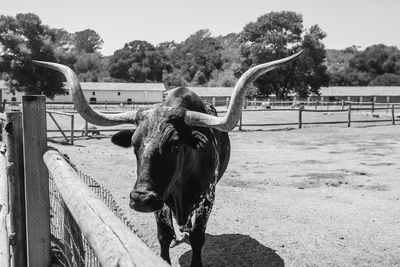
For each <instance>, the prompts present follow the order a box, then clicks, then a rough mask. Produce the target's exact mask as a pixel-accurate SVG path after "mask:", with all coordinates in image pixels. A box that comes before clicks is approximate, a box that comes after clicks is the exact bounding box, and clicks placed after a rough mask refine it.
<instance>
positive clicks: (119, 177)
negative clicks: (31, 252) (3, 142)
mask: <svg viewBox="0 0 400 267" xmlns="http://www.w3.org/2000/svg"><path fill="white" fill-rule="evenodd" d="M42 111H43V109H42ZM392 111H395V112H396V109H392V108H389V107H388V108H387V109H386V110H381V111H379V113H376V114H379V115H380V116H379V117H373V116H372V115H373V113H372V111H370V110H362V109H359V110H354V113H353V114H352V118H351V119H352V120H360V121H364V122H362V123H356V124H351V127H348V126H349V125H348V124H347V123H346V119H347V118H348V112H346V110H343V111H338V112H335V111H334V110H330V111H320V112H305V113H304V114H303V115H304V117H303V122H304V121H308V122H324V121H325V122H327V123H330V124H325V123H323V124H316V123H313V124H304V126H303V127H302V128H301V129H299V127H298V119H299V112H300V110H296V109H293V110H292V109H288V110H276V111H269V110H263V111H260V110H254V111H251V110H250V111H246V112H244V113H243V118H242V119H243V122H245V121H247V122H248V123H249V122H250V123H249V124H251V120H253V121H254V122H255V123H257V124H262V123H261V121H262V120H264V121H265V122H267V123H270V124H271V123H272V124H273V125H272V126H271V125H270V126H265V125H264V126H263V125H261V126H260V125H258V126H246V125H245V124H243V128H242V131H238V130H235V131H233V132H232V133H230V137H231V144H232V155H231V160H230V164H229V166H228V169H227V171H226V173H225V175H224V177H223V178H222V180H221V182H220V183H219V185H218V186H217V194H216V202H215V206H214V209H213V212H212V213H211V218H210V220H209V224H208V228H207V237H206V243H205V247H204V253H203V263H204V265H205V266H249V265H253V266H328V265H329V266H360V265H361V266H396V265H399V264H400V256H399V251H400V247H399V244H398V240H399V237H400V236H399V232H398V225H399V224H400V217H399V216H398V214H399V213H400V205H399V204H400V199H399V196H400V182H399V179H398V175H397V173H398V171H399V169H400V165H399V163H398V162H399V159H400V156H399V155H400V127H399V126H398V125H396V124H395V125H393V120H392V119H393V114H392V113H391V112H392ZM374 114H375V113H374ZM396 114H397V113H394V115H395V116H394V118H396V117H397V115H396ZM53 115H54V117H55V115H57V114H56V113H53ZM75 116H77V115H75ZM69 117H71V116H69V115H66V116H64V115H62V116H61V118H63V119H59V126H60V127H61V128H68V127H69V126H70V125H71V124H70V118H69ZM283 120H287V121H289V122H291V121H292V122H293V123H291V124H287V125H285V124H282V121H283ZM342 120H343V122H342ZM52 121H53V122H54V120H53V119H52V118H51V117H50V116H48V117H47V123H48V126H49V128H50V129H55V130H57V126H56V125H53V126H51V125H50V122H52ZM74 121H75V123H76V125H75V126H76V127H74V128H75V129H76V128H78V129H81V126H82V125H83V124H84V121H83V120H82V119H80V118H79V117H78V116H77V117H76V119H75V120H74ZM334 121H338V122H340V123H332V122H334ZM274 122H276V123H274ZM395 123H396V121H395ZM52 127H53V128H52ZM129 127H130V126H129V125H125V126H124V128H129ZM40 128H41V127H39V129H40ZM42 128H43V127H42ZM111 130H112V131H115V130H116V129H115V128H114V129H110V131H111ZM110 134H111V133H110V132H109V131H104V132H102V133H101V135H100V136H89V137H85V136H84V137H79V138H76V139H75V141H74V145H71V144H70V143H65V142H56V143H53V144H51V145H52V146H54V147H56V148H57V149H58V150H59V151H60V152H61V153H62V154H67V155H68V157H69V158H70V159H71V161H72V162H73V163H74V164H75V166H76V167H77V168H78V169H79V170H81V171H82V172H83V173H85V174H86V175H84V176H83V178H84V181H85V179H86V178H87V177H88V176H91V177H94V178H95V179H96V181H97V182H98V183H99V184H97V182H96V183H95V184H93V183H91V182H90V181H92V180H91V179H89V183H87V181H86V184H89V188H90V187H92V188H93V186H94V189H95V190H97V189H96V188H99V187H100V185H102V186H103V188H105V189H101V190H100V191H99V190H97V195H98V196H100V197H103V198H104V195H105V196H106V199H107V198H108V193H106V192H109V194H112V195H113V197H114V199H115V201H116V203H118V204H119V208H120V209H121V213H123V214H124V215H123V216H120V218H121V219H122V221H123V222H129V224H128V225H129V227H128V228H130V229H131V230H132V232H134V234H135V235H136V236H137V237H139V238H140V239H141V240H142V241H143V242H144V243H145V244H146V245H147V246H148V247H150V249H151V251H153V253H156V254H157V253H158V252H159V248H158V241H157V239H156V224H155V219H154V215H152V214H143V213H137V212H135V211H132V210H131V209H130V208H129V206H128V202H129V192H130V190H131V189H132V187H133V184H134V181H135V176H136V173H135V172H136V162H135V156H134V153H133V151H132V149H122V148H119V147H116V146H114V145H112V144H111V142H110ZM48 135H49V136H51V137H52V140H56V141H57V140H62V139H63V138H64V137H63V136H62V135H61V134H60V133H57V132H50V133H48ZM46 153H53V152H52V151H49V152H46ZM57 157H61V156H57V154H55V155H53V156H51V157H49V158H50V161H51V159H53V161H54V159H57ZM48 160H49V159H48V158H47V159H46V157H45V161H46V162H48ZM57 161H58V160H56V162H57ZM53 165H54V164H49V165H48V170H49V171H51V170H52V168H51V166H53ZM53 169H54V170H53V171H51V177H61V176H60V174H56V173H54V171H55V170H58V169H59V167H56V168H53ZM67 173H69V174H70V173H71V171H68V172H67ZM63 175H64V176H65V174H63ZM3 176H4V175H3ZM45 177H48V176H45ZM69 179H71V177H70V178H69ZM53 180H54V181H56V179H53ZM58 180H59V181H58V182H57V183H58V185H57V184H56V185H55V186H56V187H57V186H58V187H60V188H68V187H66V186H65V184H63V181H62V180H60V179H58ZM72 180H74V181H75V182H73V183H72V184H74V185H75V186H78V188H81V187H84V182H82V181H81V182H78V181H79V177H72ZM86 180H87V179H86ZM50 182H51V184H50V185H52V184H53V186H54V182H52V179H50ZM64 182H65V181H64ZM69 185H71V183H70V182H69ZM52 188H53V189H54V187H52V186H50V189H52ZM70 190H71V189H70ZM58 191H59V190H58ZM61 191H63V190H61ZM61 191H60V192H59V193H62V192H61ZM62 194H64V197H66V198H67V199H72V200H74V198H73V197H71V195H69V197H68V190H67V192H63V193H62ZM88 194H89V195H90V193H88V192H86V191H85V193H84V194H83V195H88ZM90 199H93V197H92V196H91V197H90ZM75 200H76V199H75ZM85 201H87V200H85ZM79 203H80V202H79V201H78V202H76V201H75V204H71V203H68V202H66V203H65V204H67V205H72V207H75V210H79V208H78V209H76V207H77V205H78V204H79ZM65 204H64V205H65ZM79 205H80V204H79ZM99 205H100V204H99ZM105 209H107V208H106V207H105V208H102V209H101V210H105ZM3 210H4V209H3ZM111 210H113V208H112V209H111ZM61 212H63V211H62V210H61ZM117 213H118V214H119V213H120V212H119V211H118V212H117ZM66 214H68V213H66ZM100 214H101V213H100ZM72 215H73V214H72ZM75 216H78V215H75ZM83 217H84V218H85V216H83ZM106 217H110V216H109V215H107V216H106ZM61 218H62V217H61ZM64 218H65V217H64ZM111 218H112V217H111ZM52 220H53V219H52ZM61 220H64V219H61ZM115 220H117V218H114V219H113V221H115ZM39 222H40V221H39ZM119 224H120V223H117V225H119ZM64 225H65V222H64ZM67 225H68V223H67ZM80 227H82V233H84V235H85V231H86V230H87V229H88V226H85V225H84V224H83V225H81V226H80ZM85 227H86V228H85ZM121 227H125V228H124V229H125V230H124V231H127V228H126V226H124V225H123V224H122V225H121ZM89 228H91V227H89ZM92 228H93V227H92ZM94 228H96V227H94ZM85 229H86V230H85ZM96 229H97V228H96ZM61 231H64V232H61V236H60V237H62V238H65V236H67V237H68V236H69V234H67V235H66V233H67V232H65V230H61ZM124 233H127V232H124ZM132 234H133V233H132ZM126 235H127V234H123V236H126ZM101 236H102V235H100V237H101ZM70 237H71V236H70ZM70 237H68V238H70ZM68 238H67V239H68ZM134 238H136V237H134ZM64 240H65V239H64ZM68 240H69V239H68ZM68 240H67V242H70V241H68ZM63 242H65V241H63ZM71 244H73V243H71ZM73 249H74V248H73V247H72V250H69V251H70V252H69V253H71V251H73ZM100 250H101V249H100ZM88 253H89V252H87V253H86V254H83V255H88ZM90 253H92V252H90ZM90 253H89V254H90ZM146 253H148V252H146ZM72 254H74V255H76V254H75V252H72ZM78 255H79V254H78ZM90 255H91V254H90ZM150 255H153V254H150ZM190 256H191V250H190V246H189V245H188V243H187V240H182V242H181V243H179V244H178V245H177V246H175V247H174V248H172V249H171V259H172V265H173V266H188V265H189V262H190ZM151 257H153V256H151ZM154 259H155V260H157V258H154ZM85 260H86V259H85ZM87 260H90V258H89V259H87ZM78 261H79V259H78ZM94 264H95V266H96V264H97V260H96V261H95V262H94Z"/></svg>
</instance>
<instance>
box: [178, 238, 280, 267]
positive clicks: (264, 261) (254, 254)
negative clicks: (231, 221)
mask: <svg viewBox="0 0 400 267" xmlns="http://www.w3.org/2000/svg"><path fill="white" fill-rule="evenodd" d="M191 258H192V251H191V250H190V251H187V252H185V253H184V254H183V255H182V256H181V257H180V258H179V263H180V265H181V266H189V265H190V260H191ZM202 258H203V265H204V266H264V267H282V266H284V261H283V259H282V258H281V257H280V256H279V255H278V254H276V253H275V251H274V250H273V249H270V248H268V247H265V246H263V245H262V244H260V243H259V242H258V241H257V240H255V239H253V238H251V237H249V236H247V235H240V234H225V235H209V234H207V235H206V242H205V244H204V247H203V256H202Z"/></svg>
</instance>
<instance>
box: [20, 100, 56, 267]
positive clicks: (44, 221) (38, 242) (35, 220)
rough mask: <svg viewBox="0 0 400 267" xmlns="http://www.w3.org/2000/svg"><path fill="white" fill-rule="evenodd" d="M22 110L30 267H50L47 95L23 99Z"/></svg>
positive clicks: (28, 260)
mask: <svg viewBox="0 0 400 267" xmlns="http://www.w3.org/2000/svg"><path fill="white" fill-rule="evenodd" d="M22 111H23V113H22V118H23V136H24V165H25V206H26V229H27V230H26V232H27V244H28V248H27V258H28V259H27V262H28V264H27V265H28V266H31V267H34V266H49V265H50V203H49V202H50V201H49V175H48V171H47V168H46V165H45V164H44V162H43V154H44V152H45V151H46V149H47V134H46V100H45V96H23V97H22Z"/></svg>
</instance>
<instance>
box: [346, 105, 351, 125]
mask: <svg viewBox="0 0 400 267" xmlns="http://www.w3.org/2000/svg"><path fill="white" fill-rule="evenodd" d="M350 124H351V103H349V107H348V113H347V127H350Z"/></svg>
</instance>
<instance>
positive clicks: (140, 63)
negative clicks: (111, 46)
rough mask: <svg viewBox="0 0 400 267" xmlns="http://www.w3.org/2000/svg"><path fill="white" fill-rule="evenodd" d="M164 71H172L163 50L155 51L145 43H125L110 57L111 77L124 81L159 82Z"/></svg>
mask: <svg viewBox="0 0 400 267" xmlns="http://www.w3.org/2000/svg"><path fill="white" fill-rule="evenodd" d="M164 70H166V71H167V72H170V71H171V70H172V66H171V65H170V63H169V58H168V56H167V54H166V53H165V51H164V48H160V49H158V48H157V49H156V47H154V46H153V45H152V44H150V43H148V42H146V41H139V40H135V41H132V42H130V43H127V44H125V46H124V48H122V49H119V50H117V51H115V52H114V55H113V56H112V57H111V66H110V75H111V77H114V78H117V79H123V80H125V81H131V82H146V81H154V82H161V81H162V79H163V71H164Z"/></svg>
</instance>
